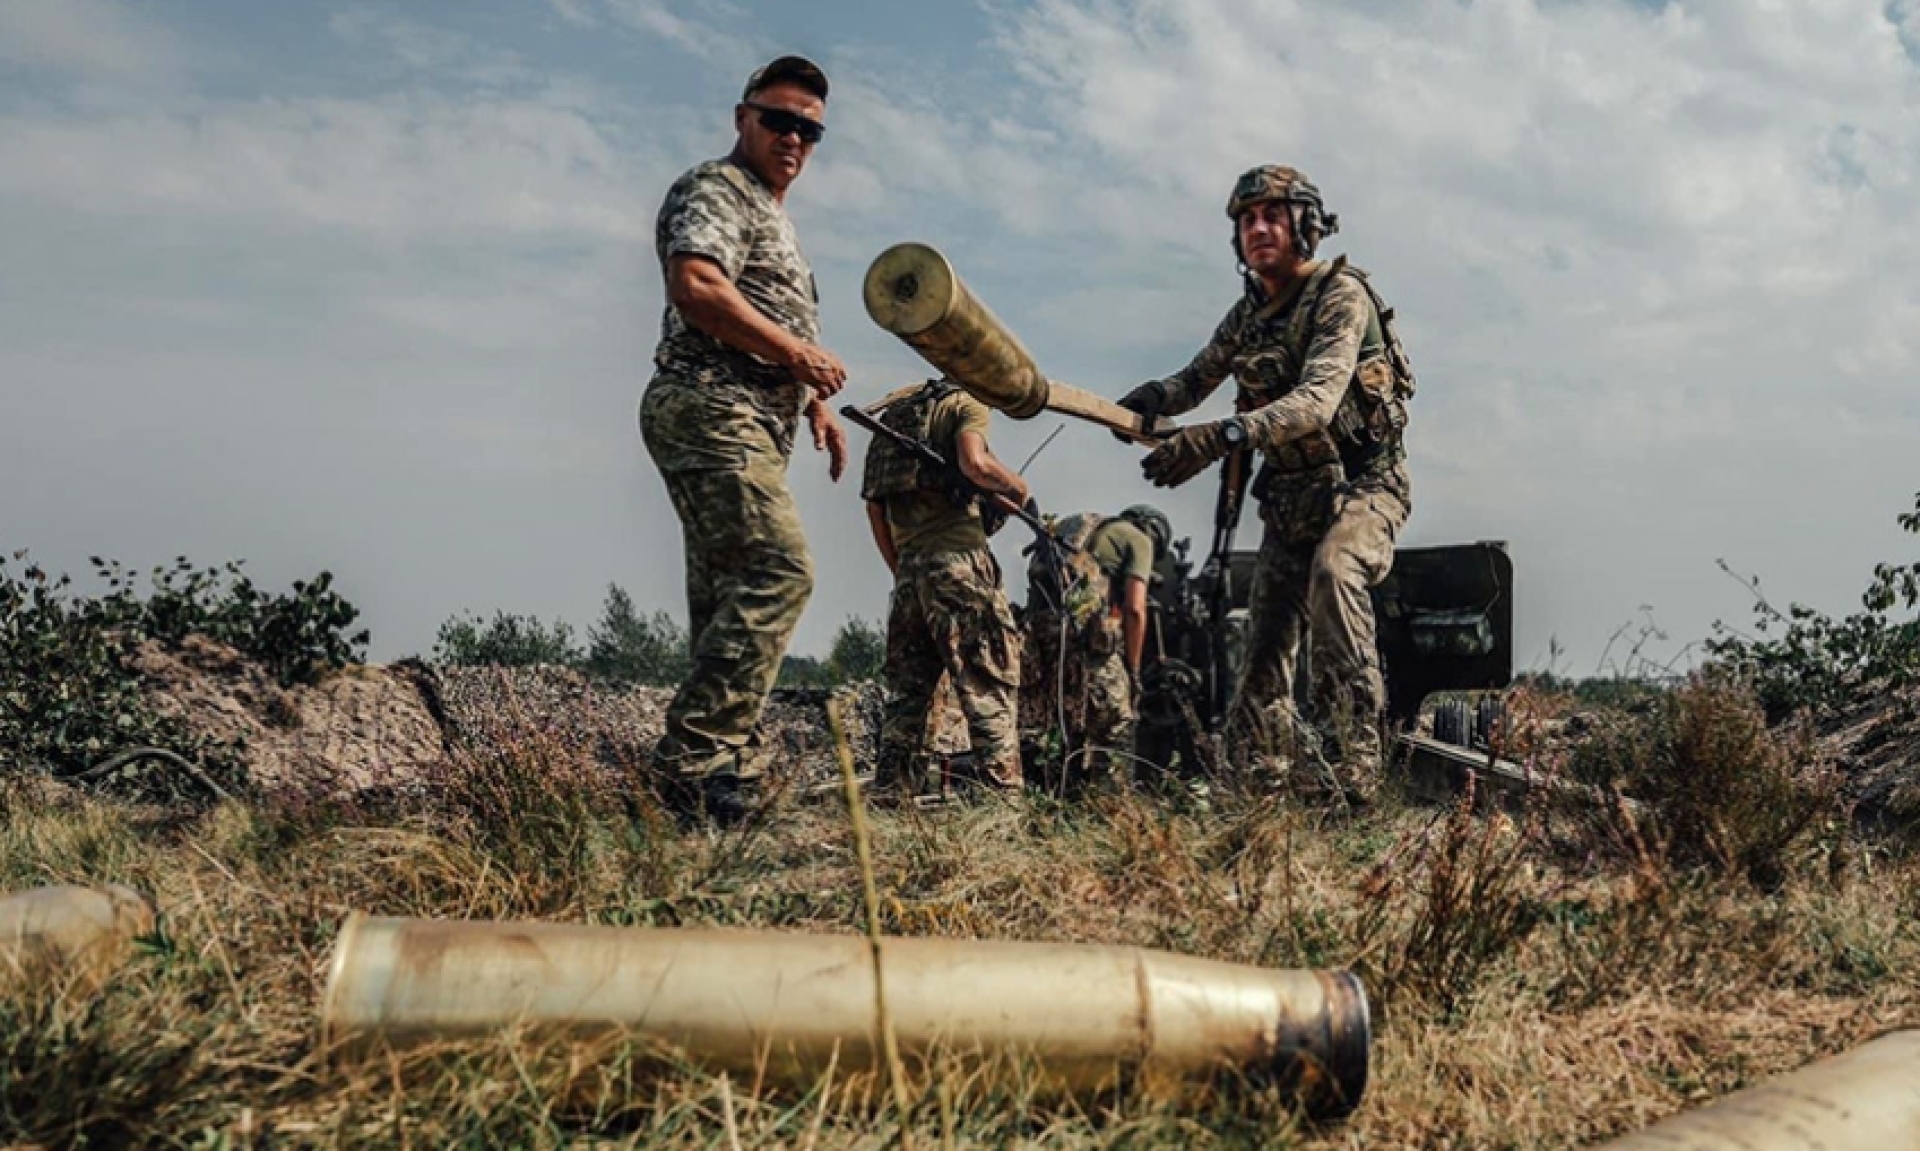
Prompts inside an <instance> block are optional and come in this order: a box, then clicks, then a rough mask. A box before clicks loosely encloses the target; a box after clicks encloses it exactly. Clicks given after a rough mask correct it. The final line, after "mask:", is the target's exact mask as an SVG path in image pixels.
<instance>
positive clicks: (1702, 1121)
mask: <svg viewBox="0 0 1920 1151" xmlns="http://www.w3.org/2000/svg"><path fill="white" fill-rule="evenodd" d="M1896 1147H1899V1148H1906V1147H1920V1031H1894V1032H1891V1033H1889V1034H1886V1035H1883V1036H1881V1037H1880V1038H1878V1039H1876V1040H1874V1041H1873V1042H1871V1043H1864V1044H1862V1045H1860V1046H1859V1047H1856V1048H1854V1049H1853V1050H1851V1051H1848V1052H1846V1053H1845V1054H1842V1055H1836V1056H1834V1057H1833V1058H1831V1059H1822V1060H1820V1061H1819V1062H1817V1063H1811V1064H1808V1065H1807V1066H1805V1067H1802V1068H1801V1069H1800V1070H1798V1071H1794V1072H1790V1073H1788V1074H1786V1075H1782V1076H1780V1077H1779V1078H1777V1079H1769V1080H1767V1081H1766V1082H1764V1083H1761V1084H1759V1085H1758V1086H1755V1087H1749V1088H1747V1089H1745V1090H1744V1091H1736V1092H1734V1093H1733V1094H1731V1095H1729V1096H1727V1097H1726V1098H1724V1099H1716V1100H1714V1101H1713V1102H1711V1103H1706V1104H1703V1105H1701V1106H1700V1107H1697V1108H1695V1109H1694V1110H1692V1111H1685V1112H1682V1113H1681V1114H1679V1115H1676V1116H1674V1117H1673V1118H1671V1119H1668V1120H1665V1121H1664V1122H1661V1123H1656V1124H1654V1125H1653V1126H1651V1127H1649V1128H1647V1129H1646V1130H1645V1131H1641V1132H1638V1133H1636V1134H1633V1135H1628V1136H1626V1137H1625V1138H1622V1139H1616V1140H1614V1141H1613V1142H1611V1143H1605V1144H1601V1145H1600V1146H1598V1147H1596V1148H1595V1149H1594V1151H1894V1148H1896Z"/></svg>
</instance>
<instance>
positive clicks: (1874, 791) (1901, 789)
mask: <svg viewBox="0 0 1920 1151" xmlns="http://www.w3.org/2000/svg"><path fill="white" fill-rule="evenodd" d="M1820 745H1821V748H1822V750H1823V751H1825V752H1826V753H1827V754H1829V755H1831V756H1832V757H1833V759H1834V762H1835V763H1837V764H1838V765H1839V767H1840V771H1841V774H1842V775H1844V776H1845V777H1846V780H1847V794H1848V795H1849V796H1850V797H1851V798H1852V799H1853V801H1854V803H1855V805H1856V810H1857V811H1858V813H1859V814H1860V816H1861V817H1862V818H1864V819H1867V820H1870V821H1877V822H1888V823H1892V824H1898V825H1910V824H1913V823H1915V822H1916V821H1920V686H1917V687H1907V688H1904V689H1901V690H1869V691H1862V692H1861V693H1860V694H1859V696H1858V697H1857V699H1856V700H1855V703H1854V705H1853V706H1852V707H1851V708H1849V709H1848V710H1847V711H1846V712H1845V713H1844V714H1842V715H1841V716H1840V717H1839V718H1838V719H1836V720H1833V721H1832V722H1830V723H1827V724H1825V725H1823V727H1822V730H1821V732H1820Z"/></svg>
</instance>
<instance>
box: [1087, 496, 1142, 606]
mask: <svg viewBox="0 0 1920 1151" xmlns="http://www.w3.org/2000/svg"><path fill="white" fill-rule="evenodd" d="M1087 554H1088V555H1090V556H1092V557H1093V562H1094V563H1097V564H1099V565H1100V570H1101V571H1103V572H1105V573H1106V575H1107V586H1108V588H1109V589H1110V592H1111V595H1112V597H1113V602H1114V603H1116V604H1117V603H1119V602H1120V599H1121V596H1122V594H1123V593H1124V591H1125V587H1126V583H1125V581H1127V580H1129V579H1137V580H1140V581H1141V582H1143V583H1147V584H1151V583H1152V581H1153V537H1152V536H1149V535H1148V534H1147V533H1146V532H1144V531H1141V530H1140V528H1139V527H1138V526H1136V525H1135V524H1134V523H1133V522H1132V521H1130V520H1123V519H1121V518H1119V517H1118V516H1115V517H1114V518H1112V519H1109V520H1105V521H1103V522H1102V523H1101V524H1100V526H1099V527H1097V528H1095V529H1093V534H1092V535H1091V536H1089V537H1087Z"/></svg>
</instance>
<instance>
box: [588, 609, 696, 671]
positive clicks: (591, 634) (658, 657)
mask: <svg viewBox="0 0 1920 1151" xmlns="http://www.w3.org/2000/svg"><path fill="white" fill-rule="evenodd" d="M584 666H585V671H586V673H587V674H588V675H591V676H593V677H594V678H595V679H604V680H609V681H612V682H614V683H641V684H649V685H652V686H654V687H673V686H675V685H677V684H678V683H679V682H680V681H681V680H683V679H685V678H686V677H687V671H688V669H689V668H690V667H691V666H692V656H691V655H690V653H689V651H688V647H687V631H686V629H685V628H683V627H681V626H680V625H679V624H678V623H677V622H675V621H674V618H673V617H672V616H670V615H668V614H667V613H666V612H663V611H656V612H654V613H653V614H652V615H650V616H643V615H641V614H640V613H639V612H637V611H635V610H634V607H633V597H632V596H630V595H628V594H627V591H626V589H625V588H623V587H621V586H620V585H619V584H608V585H607V601H606V604H605V606H604V607H602V608H601V612H600V622H599V623H597V624H595V625H594V626H593V628H592V629H590V630H589V631H588V632H587V658H586V663H585V665H584Z"/></svg>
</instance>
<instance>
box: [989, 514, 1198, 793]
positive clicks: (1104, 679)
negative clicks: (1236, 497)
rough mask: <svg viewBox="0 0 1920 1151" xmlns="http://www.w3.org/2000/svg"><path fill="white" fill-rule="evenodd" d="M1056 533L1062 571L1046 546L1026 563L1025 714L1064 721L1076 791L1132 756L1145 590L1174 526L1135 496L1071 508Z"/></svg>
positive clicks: (1064, 785) (1066, 782)
mask: <svg viewBox="0 0 1920 1151" xmlns="http://www.w3.org/2000/svg"><path fill="white" fill-rule="evenodd" d="M1054 534H1055V536H1056V538H1058V539H1059V540H1060V542H1061V544H1062V545H1063V546H1064V548H1065V549H1067V550H1069V552H1070V554H1071V558H1070V559H1069V560H1068V561H1067V562H1066V568H1065V571H1064V572H1059V573H1056V571H1055V570H1054V568H1053V567H1052V565H1051V564H1049V563H1048V562H1046V559H1047V557H1045V556H1042V555H1039V554H1035V556H1034V558H1033V560H1032V562H1031V563H1030V564H1029V565H1028V569H1027V585H1028V590H1027V604H1026V611H1025V613H1024V618H1023V621H1022V622H1023V630H1024V634H1025V639H1026V650H1027V656H1028V658H1027V664H1026V677H1025V680H1024V682H1023V683H1022V685H1021V720H1022V724H1023V726H1025V727H1026V728H1028V729H1029V730H1030V731H1036V732H1037V731H1045V730H1048V729H1056V730H1061V741H1062V743H1063V745H1064V746H1063V748H1062V756H1063V759H1064V763H1063V768H1064V771H1063V775H1062V778H1061V780H1060V784H1061V789H1062V790H1063V791H1067V792H1077V791H1080V790H1082V789H1084V788H1085V787H1086V786H1087V785H1088V784H1089V783H1090V782H1092V781H1093V780H1094V779H1095V778H1096V777H1097V776H1098V775H1100V774H1101V773H1102V772H1103V771H1104V772H1106V773H1109V774H1115V775H1117V774H1119V773H1120V772H1121V771H1123V770H1125V769H1126V767H1127V765H1128V764H1131V763H1132V761H1133V751H1134V746H1133V744H1134V721H1135V718H1136V697H1137V696H1138V694H1139V688H1140V659H1141V655H1142V653H1143V652H1144V651H1145V649H1146V642H1147V618H1148V615H1147V595H1148V591H1149V587H1150V585H1151V583H1152V580H1153V571H1154V565H1155V564H1157V563H1158V562H1159V561H1160V558H1161V557H1162V556H1164V555H1165V554H1166V551H1167V546H1168V544H1169V542H1170V541H1171V539H1172V536H1173V526H1172V524H1170V523H1169V522H1168V520H1167V517H1166V516H1165V515H1163V514H1161V512H1160V511H1159V509H1157V508H1153V507H1149V506H1148V505H1146V504H1136V505H1135V506H1133V507H1130V508H1128V509H1126V510H1125V511H1123V512H1121V513H1120V514H1119V515H1118V516H1113V517H1105V516H1100V515H1097V514H1095V513H1092V512H1085V513H1082V514H1080V515H1075V516H1068V517H1067V518H1065V519H1063V520H1061V521H1060V522H1059V523H1058V524H1057V525H1055V528H1054ZM1061 575H1064V576H1065V580H1064V583H1065V586H1064V587H1062V586H1061V580H1060V579H1059V576H1061ZM1062 724H1064V729H1061V725H1062Z"/></svg>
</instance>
